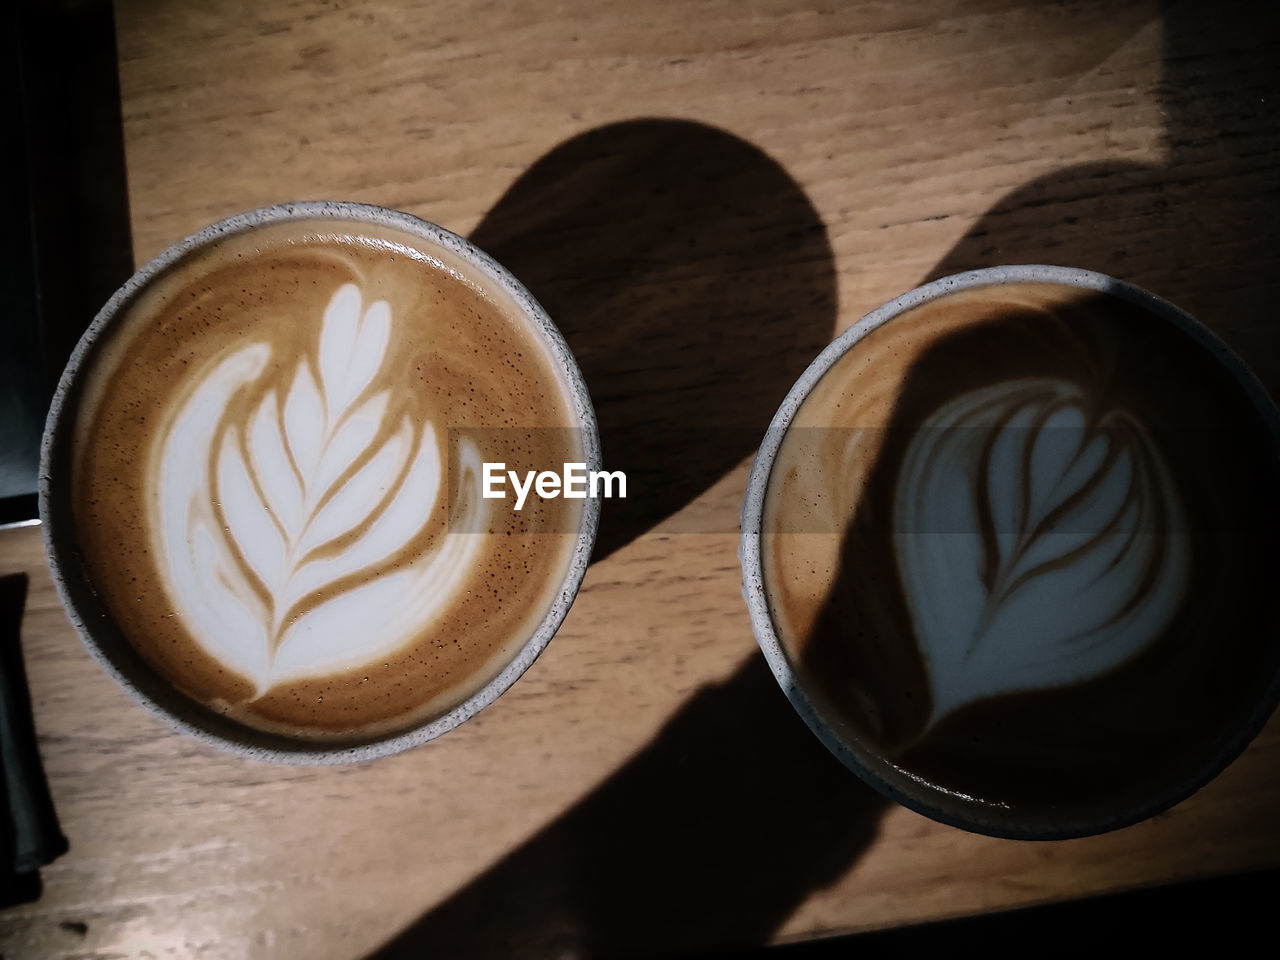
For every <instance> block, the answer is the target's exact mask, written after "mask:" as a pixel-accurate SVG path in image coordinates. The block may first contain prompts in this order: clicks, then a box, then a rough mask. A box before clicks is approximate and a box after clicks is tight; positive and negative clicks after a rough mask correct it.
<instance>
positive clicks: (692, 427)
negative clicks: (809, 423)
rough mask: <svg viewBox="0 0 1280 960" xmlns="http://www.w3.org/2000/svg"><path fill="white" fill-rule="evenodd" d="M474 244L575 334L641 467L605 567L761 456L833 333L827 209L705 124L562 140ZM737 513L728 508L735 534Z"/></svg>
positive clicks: (607, 412)
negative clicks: (761, 446)
mask: <svg viewBox="0 0 1280 960" xmlns="http://www.w3.org/2000/svg"><path fill="white" fill-rule="evenodd" d="M470 239H471V240H472V241H473V242H475V243H476V244H477V245H478V246H479V247H480V248H481V249H482V250H485V251H487V252H488V253H490V254H491V255H492V256H494V257H495V258H496V259H497V260H498V261H499V262H500V263H502V264H504V265H505V266H506V267H507V268H508V269H509V270H511V272H512V273H513V274H515V276H516V277H518V278H519V279H520V281H521V282H522V283H524V285H525V286H526V287H528V288H529V290H530V291H532V293H533V295H534V296H535V297H536V298H537V299H538V300H539V302H541V303H542V305H543V306H544V307H546V309H547V312H548V313H549V314H550V315H551V317H552V319H553V320H554V321H555V323H556V325H557V326H558V327H559V328H560V330H561V332H562V333H563V334H564V336H565V339H566V340H567V341H568V343H569V346H570V347H571V348H572V350H573V353H574V356H575V357H576V358H577V361H578V364H579V366H580V367H581V369H582V373H583V376H584V378H585V380H586V383H587V388H588V389H589V390H590V392H591V398H592V402H593V403H594V404H595V408H596V415H597V418H598V420H599V427H600V439H601V446H602V449H603V458H604V464H605V468H606V469H608V470H622V471H624V472H625V473H626V475H627V486H628V495H627V498H626V499H625V500H609V501H606V502H605V503H604V504H603V507H604V509H603V510H602V516H601V523H600V531H599V537H598V539H597V542H596V549H595V559H600V558H603V557H606V556H608V555H609V554H611V553H613V552H614V551H615V550H617V549H618V548H619V547H621V546H623V545H625V544H626V543H629V542H630V541H631V540H633V539H635V537H637V536H639V535H640V534H641V533H643V532H645V531H646V530H649V529H651V528H652V527H654V526H655V525H656V524H658V523H660V522H662V521H663V520H665V519H667V518H668V517H670V516H671V515H672V514H674V513H676V512H677V511H679V510H680V508H681V507H683V506H685V505H686V504H688V503H690V502H691V501H692V500H694V499H695V498H696V497H697V496H698V495H699V494H700V493H702V492H703V491H704V490H705V489H706V488H707V487H709V486H710V485H711V484H713V483H714V482H715V481H717V480H719V479H720V478H721V477H722V476H724V474H725V473H726V472H727V471H728V470H730V469H731V468H732V467H734V466H735V465H736V464H738V463H740V462H741V461H742V460H743V459H745V458H746V457H748V456H749V455H750V454H751V452H752V451H753V450H755V448H756V445H757V444H758V443H759V441H760V437H761V435H762V434H763V433H764V430H765V428H766V427H767V426H768V424H769V421H770V419H771V418H772V417H773V413H774V411H775V410H776V409H777V407H778V404H779V403H780V402H781V401H782V398H783V397H785V396H786V393H787V391H788V390H789V389H790V388H791V384H792V383H793V382H794V381H795V379H796V378H797V377H798V376H799V375H800V373H801V371H803V370H804V368H805V367H806V366H807V365H808V364H809V361H810V360H811V359H812V358H813V356H814V354H816V353H817V352H818V351H819V350H820V349H821V348H822V347H823V346H824V345H825V344H826V343H827V341H828V340H830V339H831V335H832V332H833V330H834V327H835V321H836V289H835V269H834V265H833V259H832V254H831V247H830V244H829V243H828V241H827V233H826V228H825V226H824V225H823V223H822V220H821V219H820V218H819V216H818V213H817V211H816V210H814V208H813V206H812V204H811V203H810V202H809V200H808V198H807V197H806V196H805V194H804V192H803V191H802V190H801V189H800V187H799V186H798V185H797V184H796V182H795V181H794V180H793V179H792V178H791V177H790V176H789V175H788V174H787V173H786V172H785V171H784V170H783V169H782V167H780V166H779V165H778V164H777V163H776V162H775V161H774V160H772V159H771V158H769V157H768V156H767V155H765V154H764V153H763V152H762V151H760V150H759V149H758V148H756V147H754V146H752V145H751V144H749V143H747V142H746V141H745V140H741V139H739V138H738V137H735V136H732V135H731V134H728V133H725V132H723V131H720V130H717V129H715V128H713V127H709V126H706V125H704V124H700V123H693V122H689V121H682V120H669V119H641V120H631V121H626V122H623V123H616V124H612V125H610V126H606V127H601V128H598V129H595V130H591V131H588V132H587V133H584V134H582V135H580V136H577V137H574V138H573V139H571V140H568V141H566V142H565V143H562V144H560V145H559V146H557V147H556V148H555V149H553V150H552V151H551V152H550V153H548V154H546V155H545V156H544V157H542V158H541V159H540V160H539V161H538V162H537V163H536V164H534V165H533V167H531V168H530V169H529V170H528V171H527V172H526V173H525V174H524V175H523V176H521V177H520V178H519V179H518V180H517V181H516V182H515V183H514V184H513V185H512V186H511V188H510V189H509V190H507V192H506V193H505V194H504V195H503V196H502V197H501V198H500V199H499V200H498V202H497V204H495V205H494V207H493V209H492V210H491V211H490V212H489V213H488V215H487V216H486V217H485V218H484V220H483V221H482V222H481V223H480V225H479V226H478V227H477V228H476V229H475V231H474V232H473V233H472V235H471V238H470ZM736 509H737V507H736V505H735V506H734V508H733V512H732V513H731V514H729V515H726V516H725V517H723V518H717V521H716V522H717V523H718V524H719V525H720V526H722V528H723V532H731V531H734V530H736V529H737V515H736ZM700 523H701V524H702V525H703V527H702V528H700V529H699V530H698V531H697V532H707V531H706V530H705V524H706V523H707V521H706V520H705V519H704V520H702V521H700ZM716 532H720V531H716Z"/></svg>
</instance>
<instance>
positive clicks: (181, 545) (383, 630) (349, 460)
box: [157, 284, 487, 694]
mask: <svg viewBox="0 0 1280 960" xmlns="http://www.w3.org/2000/svg"><path fill="white" fill-rule="evenodd" d="M390 331H391V311H390V308H389V307H388V305H387V303H386V302H385V301H377V302H375V303H373V304H371V305H370V306H369V307H368V309H367V310H362V298H361V295H360V291H359V290H358V289H357V288H356V287H355V286H354V285H352V284H346V285H344V286H343V287H342V288H341V289H339V290H338V291H337V293H335V294H334V296H333V298H332V300H331V301H330V303H329V306H328V309H327V310H326V311H325V314H324V317H323V320H322V323H321V326H320V337H319V345H318V351H317V357H316V361H317V362H316V369H317V370H318V372H319V383H317V382H316V378H315V375H314V374H313V373H312V364H311V363H310V362H309V361H308V360H307V359H305V358H303V359H301V360H299V362H298V364H297V368H296V370H295V372H294V376H293V380H292V384H291V386H290V387H289V389H288V391H287V393H286V395H285V396H284V398H283V402H281V399H280V398H279V397H278V396H277V393H276V391H274V390H271V391H269V392H267V393H266V394H265V396H264V397H263V399H262V400H261V401H260V402H259V403H258V404H257V405H256V407H255V409H254V410H253V411H252V413H251V415H250V416H249V417H247V418H246V421H245V422H243V423H235V422H229V419H230V416H229V413H228V410H229V407H230V406H231V403H232V400H233V398H234V397H235V396H236V395H237V393H238V392H239V391H240V390H241V389H242V388H244V387H246V386H247V385H249V384H252V383H254V382H255V381H256V380H258V378H259V377H260V376H261V375H262V374H263V371H264V369H265V368H266V366H267V363H268V361H269V360H270V358H271V347H270V346H269V345H267V344H265V343H255V344H251V345H248V346H245V347H242V348H240V349H239V350H237V351H235V352H234V353H233V354H231V355H230V356H228V357H227V358H225V359H224V360H222V361H221V362H220V363H218V364H217V365H216V367H215V368H214V369H213V371H212V372H211V373H210V374H209V375H208V376H206V377H205V378H204V380H202V381H201V382H200V383H199V384H198V385H197V386H196V388H195V389H194V390H193V391H192V393H191V395H190V397H189V398H188V399H187V401H186V402H185V404H183V406H182V408H181V409H180V411H179V413H178V415H177V417H176V418H175V420H174V423H173V427H172V429H171V431H170V432H169V434H168V436H167V438H166V439H165V441H164V444H163V446H162V452H161V455H160V457H159V458H158V466H157V470H158V477H157V489H158V491H159V533H160V545H161V548H162V551H163V554H164V559H165V561H166V563H164V564H161V569H162V571H163V575H164V577H165V581H166V587H167V588H168V590H169V593H170V595H171V597H172V598H173V599H174V601H175V605H176V607H177V614H178V615H179V616H181V617H182V618H183V620H184V622H185V623H186V625H187V626H188V628H189V629H190V631H191V633H192V635H193V636H194V637H195V639H196V640H197V641H198V642H199V643H200V645H201V646H202V647H203V648H204V650H205V651H206V652H207V653H209V655H211V656H212V657H214V658H215V659H216V660H217V661H218V662H219V663H221V664H223V665H224V666H226V667H228V668H230V669H231V670H234V671H235V672H237V673H240V674H242V675H244V676H245V677H247V678H249V679H250V680H252V682H253V683H254V684H255V686H256V687H257V690H258V693H259V694H261V693H264V692H266V691H267V690H268V689H270V688H271V687H272V686H274V685H275V684H277V683H280V682H282V681H285V680H294V679H302V678H307V677H320V676H326V675H330V674H333V673H335V672H338V671H342V670H348V669H354V668H358V667H360V666H363V665H365V664H368V663H370V662H373V661H374V660H377V659H379V658H382V657H385V656H387V655H388V654H390V653H392V652H394V651H395V650H397V649H399V648H401V647H403V646H404V645H405V644H407V643H408V642H409V641H411V640H412V639H413V638H414V637H416V636H418V635H420V634H421V633H422V631H423V630H424V629H425V628H427V627H428V626H429V625H430V624H431V623H432V622H433V621H434V620H435V619H436V618H437V617H438V616H439V615H440V614H441V613H442V612H443V610H444V608H445V607H446V605H447V604H448V603H449V602H450V601H451V600H452V599H453V598H454V597H455V595H456V594H457V593H458V591H459V590H460V589H461V588H462V584H463V582H464V581H465V580H466V578H467V577H468V576H469V575H470V574H471V573H472V572H473V567H474V564H475V562H476V560H477V558H478V556H479V551H480V548H481V541H480V538H481V537H482V536H483V535H482V534H468V533H445V534H442V535H441V536H440V537H439V538H437V540H436V541H435V546H434V547H433V548H432V549H430V550H428V551H427V552H425V553H424V554H423V555H421V556H418V557H416V558H412V559H410V560H409V561H408V562H406V563H404V564H402V565H399V566H397V567H396V568H395V569H394V570H393V571H392V572H387V573H383V574H381V575H379V576H376V577H372V578H369V579H363V580H362V579H361V578H360V577H358V575H359V574H361V573H363V572H365V571H371V570H372V569H373V568H374V567H376V566H377V565H378V564H380V563H381V562H382V561H383V560H384V559H385V558H388V557H391V556H394V555H396V554H397V553H399V552H401V551H402V550H403V549H404V548H405V547H406V546H407V545H408V544H410V543H411V542H412V541H413V540H414V538H415V537H417V536H418V535H419V534H421V533H422V531H423V529H424V527H425V526H426V524H427V522H428V521H429V519H430V518H431V516H432V514H433V512H434V511H435V508H436V505H437V502H438V500H439V498H440V497H441V496H442V487H443V469H442V464H441V455H440V448H439V440H438V438H437V436H436V431H435V429H434V428H433V426H432V425H431V424H430V423H424V424H422V425H421V427H420V428H415V426H414V425H413V424H412V423H411V422H410V420H409V419H408V417H407V416H406V417H404V418H403V419H402V420H401V422H400V423H398V424H387V423H386V422H385V421H386V417H387V410H388V406H389V399H390V394H391V390H392V389H394V387H393V386H391V385H384V388H383V389H380V390H378V389H376V387H378V386H379V384H378V382H377V377H378V374H379V372H380V370H381V369H382V367H383V366H384V361H385V359H386V353H387V347H388V344H389V342H390ZM387 427H391V428H392V429H391V430H389V431H388V430H387V429H386V428H387ZM379 436H382V437H384V439H383V441H382V442H381V443H380V444H375V441H376V440H377V438H378V437H379ZM215 446H216V448H217V449H216V455H215ZM458 465H459V468H460V472H461V476H460V487H459V489H461V490H475V489H478V485H479V475H480V470H481V465H480V455H479V453H478V451H477V450H476V449H475V447H474V446H473V445H472V444H470V443H469V442H467V441H465V440H464V441H462V442H461V443H460V445H459V464H458ZM211 467H212V468H211ZM458 509H459V510H460V512H461V514H462V515H461V516H459V517H458V518H455V519H456V520H457V524H456V526H457V528H458V529H462V530H483V529H485V523H484V521H483V518H482V517H480V514H481V513H482V512H483V511H485V510H486V509H487V505H486V503H485V501H483V500H481V499H480V498H478V497H469V498H466V499H464V500H463V501H462V502H460V503H459V504H458ZM344 538H345V539H344ZM340 540H341V541H342V542H341V543H338V541H340ZM339 547H340V549H339Z"/></svg>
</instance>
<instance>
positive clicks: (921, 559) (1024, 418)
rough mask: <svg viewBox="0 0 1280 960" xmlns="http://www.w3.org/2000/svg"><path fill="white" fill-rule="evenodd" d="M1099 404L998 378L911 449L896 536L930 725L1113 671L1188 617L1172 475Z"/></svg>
mask: <svg viewBox="0 0 1280 960" xmlns="http://www.w3.org/2000/svg"><path fill="white" fill-rule="evenodd" d="M1087 409H1090V405H1089V404H1088V403H1087V400H1086V397H1085V396H1084V395H1083V392H1082V389H1081V388H1080V387H1079V386H1077V385H1075V384H1072V383H1069V382H1067V381H1063V380H1057V379H1053V378H1035V379H1025V380H1014V381H1009V382H1005V383H998V384H995V385H993V386H989V387H986V388H983V389H979V390H976V391H973V392H970V393H967V394H964V395H961V396H959V397H957V398H955V399H954V400H952V401H950V402H949V403H947V404H945V405H944V406H943V407H942V408H941V409H940V410H938V411H937V412H936V413H935V414H934V415H933V416H932V417H931V418H930V419H929V421H928V422H927V423H925V424H924V425H923V427H922V428H921V429H920V430H919V431H918V432H917V433H916V435H915V436H914V437H913V439H912V442H911V444H910V446H909V447H908V449H907V453H906V456H905V458H904V461H903V465H902V469H901V473H900V474H899V477H898V482H897V488H896V494H895V499H894V528H895V531H896V533H895V541H894V542H895V551H896V560H897V566H898V570H899V574H900V576H901V581H902V584H903V588H904V592H905V595H906V599H907V606H908V610H909V612H910V616H911V619H912V622H913V624H914V628H915V633H916V637H917V639H918V642H919V645H920V649H921V652H922V653H923V654H924V656H925V660H926V663H927V667H928V672H929V679H930V683H931V687H932V693H933V712H932V720H935V721H936V720H937V719H939V718H940V717H942V716H943V715H945V714H947V713H949V712H950V711H952V710H954V709H956V708H957V707H960V706H963V705H965V704H967V703H972V702H974V701H976V700H979V699H981V698H984V697H990V696H993V695H996V694H1000V693H1007V692H1012V691H1015V690H1028V689H1037V688H1045V687H1057V686H1064V685H1066V684H1071V683H1077V682H1080V681H1083V680H1088V679H1091V678H1093V677H1096V676H1099V675H1101V674H1103V673H1105V672H1106V671H1108V670H1110V669H1112V668H1114V667H1116V666H1117V665H1119V664H1120V663H1122V662H1124V661H1125V660H1127V659H1129V658H1131V657H1132V656H1134V655H1135V654H1137V653H1138V652H1139V651H1141V650H1142V649H1143V648H1144V647H1145V646H1146V645H1147V644H1149V643H1150V642H1152V641H1153V640H1155V639H1156V638H1157V637H1158V636H1159V635H1160V634H1161V632H1162V631H1163V630H1164V629H1165V627H1166V626H1167V625H1168V623H1169V621H1170V620H1171V618H1172V617H1173V616H1174V614H1175V613H1176V612H1177V610H1178V607H1179V603H1180V601H1181V599H1182V596H1183V592H1184V590H1185V588H1186V586H1187V583H1188V580H1189V577H1190V569H1191V548H1190V540H1189V536H1188V535H1187V533H1186V523H1185V518H1184V515H1183V507H1182V504H1181V503H1180V501H1179V498H1178V495H1177V492H1176V490H1175V485H1174V482H1173V478H1172V475H1171V473H1170V470H1169V468H1168V465H1167V464H1166V463H1165V462H1164V460H1163V458H1162V457H1161V455H1160V453H1159V452H1158V450H1157V449H1156V447H1155V445H1154V444H1153V443H1152V442H1151V441H1150V439H1149V438H1148V437H1147V435H1146V433H1145V430H1144V429H1143V427H1142V425H1141V424H1139V423H1137V422H1136V421H1135V420H1134V419H1133V418H1131V417H1129V416H1128V415H1127V414H1125V413H1124V412H1123V411H1119V410H1114V411H1111V412H1110V413H1107V414H1104V415H1103V416H1102V418H1101V419H1100V420H1099V421H1098V422H1097V423H1096V424H1091V423H1090V422H1089V420H1088V418H1087V416H1086V413H1085V411H1086V410H1087Z"/></svg>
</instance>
